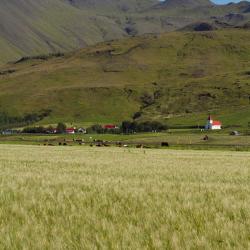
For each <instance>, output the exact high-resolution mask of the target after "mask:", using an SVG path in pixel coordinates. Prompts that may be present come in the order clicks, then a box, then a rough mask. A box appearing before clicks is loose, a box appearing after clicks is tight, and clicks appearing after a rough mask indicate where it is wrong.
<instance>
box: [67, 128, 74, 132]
mask: <svg viewBox="0 0 250 250" xmlns="http://www.w3.org/2000/svg"><path fill="white" fill-rule="evenodd" d="M66 132H75V129H74V128H67V129H66Z"/></svg>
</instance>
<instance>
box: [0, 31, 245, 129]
mask: <svg viewBox="0 0 250 250" xmlns="http://www.w3.org/2000/svg"><path fill="white" fill-rule="evenodd" d="M0 86H1V91H0V114H3V113H5V114H7V115H8V116H9V117H24V116H26V115H32V114H41V116H42V118H41V119H42V121H41V123H44V124H49V123H56V122H58V121H65V122H79V123H99V122H100V123H106V122H115V123H118V122H121V121H122V120H125V119H133V118H136V119H139V120H144V119H156V120H161V121H164V122H166V123H169V124H174V125H176V124H185V125H188V124H197V123H198V122H200V124H203V123H202V122H203V121H204V119H205V118H206V116H207V114H208V113H211V114H215V115H216V116H217V117H218V119H221V120H222V121H223V124H224V125H230V126H233V125H235V126H237V125H240V126H243V127H246V126H248V122H250V119H249V117H250V31H249V30H248V29H241V28H239V29H229V28H228V29H224V30H214V31H203V32H169V33H165V34H161V35H143V36H139V37H133V38H127V39H123V40H116V41H112V42H104V43H99V44H97V45H95V46H91V47H88V48H85V49H82V50H78V51H76V52H71V53H68V54H65V55H63V54H54V55H48V56H36V57H33V58H32V57H31V58H23V59H22V60H19V61H17V62H16V63H9V64H7V65H6V66H3V67H0ZM10 104H11V105H10Z"/></svg>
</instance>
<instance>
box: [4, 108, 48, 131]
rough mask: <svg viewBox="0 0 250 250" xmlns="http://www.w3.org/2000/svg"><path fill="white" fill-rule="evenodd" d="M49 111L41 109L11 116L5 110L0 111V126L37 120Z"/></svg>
mask: <svg viewBox="0 0 250 250" xmlns="http://www.w3.org/2000/svg"><path fill="white" fill-rule="evenodd" d="M50 113H51V110H42V111H41V112H40V113H31V114H26V115H24V116H11V115H8V114H7V113H5V112H0V126H1V127H7V126H8V127H10V126H11V127H14V126H22V125H27V124H31V123H35V122H39V121H41V120H42V119H44V118H45V117H47V116H48V115H49V114H50Z"/></svg>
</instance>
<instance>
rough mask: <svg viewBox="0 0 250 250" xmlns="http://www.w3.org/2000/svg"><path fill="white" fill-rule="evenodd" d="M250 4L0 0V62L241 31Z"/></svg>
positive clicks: (193, 0) (206, 0) (187, 0)
mask: <svg viewBox="0 0 250 250" xmlns="http://www.w3.org/2000/svg"><path fill="white" fill-rule="evenodd" d="M249 9H250V3H249V2H241V3H239V4H228V5H224V6H217V5H214V4H212V3H211V2H210V1H209V0H166V1H164V2H159V1H158V0H53V1H44V0H1V1H0V55H1V56H0V63H2V64H3V63H6V62H9V61H14V60H17V59H18V58H20V57H22V56H31V55H38V54H48V53H55V52H58V51H71V50H73V49H77V48H82V47H86V46H89V45H94V44H97V43H99V42H102V41H109V40H113V39H120V38H124V37H127V36H134V35H142V34H148V33H155V34H159V33H163V32H166V31H174V30H180V29H183V28H184V27H185V26H189V27H190V25H191V26H192V24H193V23H197V22H206V23H211V25H215V26H216V27H217V28H225V27H230V28H231V27H235V26H243V25H244V24H245V23H247V22H248V21H249V20H250V12H249Z"/></svg>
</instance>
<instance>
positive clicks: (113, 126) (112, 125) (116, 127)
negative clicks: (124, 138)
mask: <svg viewBox="0 0 250 250" xmlns="http://www.w3.org/2000/svg"><path fill="white" fill-rule="evenodd" d="M103 128H104V129H118V128H119V127H118V126H116V125H114V124H107V125H104V126H103Z"/></svg>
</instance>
